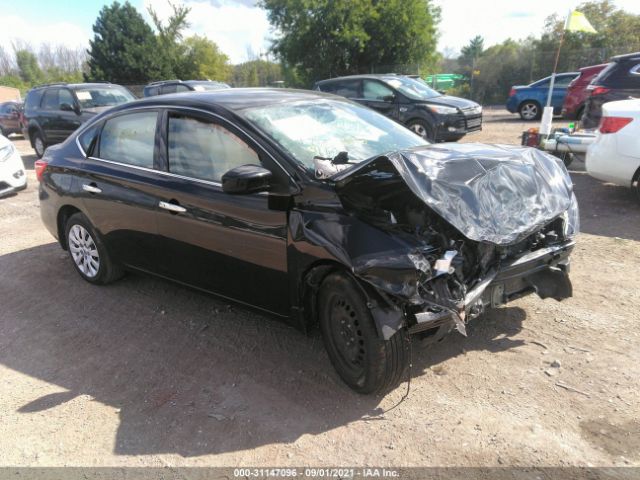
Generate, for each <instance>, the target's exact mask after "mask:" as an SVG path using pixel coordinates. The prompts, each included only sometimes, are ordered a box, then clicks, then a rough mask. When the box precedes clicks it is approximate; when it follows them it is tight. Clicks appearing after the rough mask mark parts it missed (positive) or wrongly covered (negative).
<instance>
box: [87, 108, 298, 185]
mask: <svg viewBox="0 0 640 480" xmlns="http://www.w3.org/2000/svg"><path fill="white" fill-rule="evenodd" d="M161 109H168V110H188V111H192V112H199V113H203V114H205V115H208V116H210V117H213V118H215V119H218V120H222V122H226V123H227V124H229V125H231V126H232V127H233V128H236V129H237V130H238V131H239V132H242V133H243V134H244V135H246V136H247V138H249V139H251V141H252V142H253V143H254V144H256V145H257V146H258V147H259V148H260V150H262V151H263V152H264V153H265V155H267V156H268V157H269V158H270V159H271V160H272V161H273V163H275V164H276V165H277V166H278V167H279V168H280V169H281V170H282V171H283V172H284V173H285V175H286V176H287V177H288V178H289V179H290V180H291V181H292V182H293V184H294V185H297V182H296V181H295V179H294V178H293V177H292V176H291V174H290V173H289V172H288V171H287V169H286V168H284V167H283V166H282V165H281V164H280V162H279V161H278V160H276V159H275V158H274V156H273V155H271V153H269V152H268V151H267V150H266V149H265V148H264V147H263V146H262V145H261V144H260V142H258V141H257V140H256V139H255V138H254V137H253V136H252V135H250V134H249V133H247V132H246V130H244V129H242V128H241V127H239V126H238V125H236V124H235V123H234V122H232V121H231V120H229V119H228V118H225V117H223V116H222V115H218V114H217V113H213V112H209V111H207V110H203V109H201V108H195V107H184V106H181V105H142V106H140V107H134V108H130V109H126V110H120V111H117V112H113V113H112V114H109V115H107V116H105V117H104V118H101V119H100V121H101V122H106V121H107V120H109V119H111V118H113V117H117V116H118V115H126V114H128V113H134V112H136V111H139V110H158V112H159V111H160V110H161ZM91 125H93V123H91ZM89 127H90V125H89V124H88V123H87V125H85V126H83V127H81V130H79V131H78V133H77V134H76V138H75V141H76V145H77V147H78V149H79V150H80V153H82V156H83V157H84V158H90V159H92V160H98V161H101V162H107V163H113V164H115V165H121V166H125V167H133V168H139V169H143V170H146V171H151V172H157V173H162V174H168V175H171V176H174V177H177V178H182V179H185V180H193V181H196V182H200V183H206V184H209V185H219V186H222V184H221V183H219V182H213V181H210V180H201V179H199V178H193V177H185V176H182V175H176V174H175V173H171V172H163V171H162V170H156V169H148V168H146V167H139V166H137V165H131V164H129V163H122V162H116V161H114V160H106V159H103V158H98V157H88V156H87V153H86V152H85V151H84V149H83V148H82V145H80V140H79V138H80V135H82V134H83V133H84V132H85V130H87V129H88V128H89ZM247 146H248V147H249V148H251V146H250V145H247ZM252 150H253V149H252ZM167 160H168V159H167Z"/></svg>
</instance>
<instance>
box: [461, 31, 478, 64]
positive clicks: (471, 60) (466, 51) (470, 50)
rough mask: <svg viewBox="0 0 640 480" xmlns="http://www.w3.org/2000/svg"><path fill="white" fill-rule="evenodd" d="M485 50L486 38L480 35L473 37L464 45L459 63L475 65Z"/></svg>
mask: <svg viewBox="0 0 640 480" xmlns="http://www.w3.org/2000/svg"><path fill="white" fill-rule="evenodd" d="M483 51H484V38H482V37H481V36H480V35H476V36H475V37H473V38H472V39H471V40H470V41H469V43H468V44H467V45H465V46H464V47H462V49H461V51H460V57H458V63H460V65H462V66H465V67H473V65H474V64H475V62H476V60H477V59H478V58H479V57H480V55H482V52H483Z"/></svg>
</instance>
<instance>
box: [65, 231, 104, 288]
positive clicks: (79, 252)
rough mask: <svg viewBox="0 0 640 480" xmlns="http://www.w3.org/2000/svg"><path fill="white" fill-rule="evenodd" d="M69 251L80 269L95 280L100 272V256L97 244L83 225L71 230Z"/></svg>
mask: <svg viewBox="0 0 640 480" xmlns="http://www.w3.org/2000/svg"><path fill="white" fill-rule="evenodd" d="M69 250H70V251H71V256H72V257H73V261H74V262H75V264H76V266H77V267H78V269H79V270H80V271H81V272H82V273H83V274H84V275H85V276H87V277H88V278H93V277H95V276H96V275H97V274H98V270H100V255H99V254H98V247H97V246H96V242H95V241H94V240H93V238H92V237H91V234H90V233H89V232H88V231H87V229H86V228H84V227H83V226H82V225H77V224H76V225H74V226H73V227H71V229H70V230H69Z"/></svg>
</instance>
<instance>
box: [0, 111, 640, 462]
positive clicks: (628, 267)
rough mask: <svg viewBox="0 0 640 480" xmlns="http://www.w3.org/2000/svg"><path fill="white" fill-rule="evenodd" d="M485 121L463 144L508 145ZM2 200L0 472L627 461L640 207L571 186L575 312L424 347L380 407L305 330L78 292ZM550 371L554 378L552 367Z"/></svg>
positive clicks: (175, 297)
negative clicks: (578, 228)
mask: <svg viewBox="0 0 640 480" xmlns="http://www.w3.org/2000/svg"><path fill="white" fill-rule="evenodd" d="M529 126H530V124H524V123H522V122H520V121H519V120H517V119H516V117H515V116H511V115H509V114H507V113H506V112H504V111H487V113H486V117H485V127H484V131H483V132H482V133H480V134H475V135H472V136H469V138H468V141H491V142H501V143H518V136H519V133H520V132H521V131H522V130H524V129H525V128H527V127H529ZM15 143H16V145H17V146H18V148H19V149H20V150H21V152H22V153H23V155H24V160H25V163H26V165H27V168H28V170H29V181H30V184H29V188H28V189H27V190H26V191H24V192H20V193H19V194H18V195H16V196H13V197H10V198H6V199H3V200H0V232H2V233H1V238H2V240H1V241H0V379H1V383H0V432H1V433H0V464H1V465H12V466H20V465H32V466H35V465H37V466H53V465H77V466H105V465H109V466H124V465H129V466H167V465H172V466H181V465H199V466H203V465H210V466H250V465H253V466H265V465H267V466H272V465H279V466H285V465H298V466H300V465H324V466H330V465H351V466H367V465H378V466H385V465H391V466H419V465H420V466H423V465H424V466H427V465H437V466H451V465H459V466H463V465H495V466H507V465H515V466H525V465H526V466H563V465H581V466H586V465H594V466H611V465H636V466H640V393H639V389H638V379H639V378H640V349H639V348H638V345H639V344H640V343H639V340H640V339H639V334H638V320H640V314H639V310H640V309H639V306H640V222H639V221H638V219H639V218H640V203H638V202H637V201H636V200H635V197H634V196H633V194H632V192H631V191H629V190H627V189H624V188H619V187H614V186H612V185H607V184H603V183H601V182H598V181H595V180H593V179H591V178H590V177H588V176H587V175H586V174H585V172H584V165H583V164H582V163H580V162H578V163H575V164H574V165H572V168H571V170H572V172H571V174H572V177H573V179H574V182H575V184H576V192H577V195H578V198H579V201H580V206H581V221H582V232H583V233H581V235H580V237H579V240H578V245H577V247H576V250H575V253H574V255H573V266H572V279H573V282H574V297H573V298H571V299H569V300H568V301H565V302H563V303H557V302H555V301H553V300H544V301H543V300H540V299H538V298H535V297H529V298H525V299H522V300H520V301H517V302H515V303H513V304H511V305H510V306H509V307H507V308H502V309H499V310H496V311H494V312H492V313H490V314H488V315H485V316H484V317H483V318H481V319H478V320H477V321H475V323H473V324H472V325H470V327H469V328H468V330H469V337H468V338H464V337H462V336H461V335H459V334H457V333H454V334H452V335H451V336H450V337H448V338H447V339H446V341H444V342H442V343H440V344H438V345H436V346H433V347H430V348H428V349H424V348H422V349H421V348H420V347H419V346H417V345H416V346H414V348H413V368H412V375H413V379H412V382H411V391H410V394H409V396H408V398H407V399H405V400H404V401H403V402H402V403H400V405H398V406H397V407H396V408H394V409H392V410H390V411H389V412H385V411H386V410H387V409H390V408H391V407H393V406H394V405H396V403H397V402H398V401H399V400H400V399H401V397H402V396H403V395H404V393H405V392H406V383H405V384H403V385H402V386H401V387H399V388H398V389H397V390H395V391H394V392H392V393H390V394H389V395H387V396H385V397H383V398H375V397H363V396H359V395H357V394H354V393H352V392H351V391H349V390H348V389H347V388H346V387H345V386H343V384H342V383H341V382H340V380H339V379H338V377H337V376H336V374H335V373H334V371H333V368H332V367H331V365H330V363H329V360H328V357H327V355H326V354H325V352H324V350H323V347H322V342H321V339H320V337H319V335H318V334H316V335H313V336H311V337H307V336H304V335H302V334H300V333H298V332H297V331H295V330H293V329H291V328H289V327H287V326H284V325H283V324H280V323H277V322H274V321H271V320H269V319H267V318H264V317H262V316H260V315H257V314H255V313H252V312H248V311H245V310H243V309H241V308H239V307H235V306H230V305H227V304H225V303H223V302H221V301H219V300H216V299H215V298H212V297H209V296H207V295H203V294H201V293H197V292H194V291H191V290H188V289H185V288H181V287H179V286H175V285H173V284H170V283H167V282H165V281H162V280H156V279H152V278H148V277H143V276H137V275H129V276H127V277H125V278H124V279H123V280H122V281H120V282H117V283H115V284H113V285H111V286H109V287H94V286H91V285H89V284H87V283H86V282H83V281H82V280H81V279H80V277H79V276H78V275H77V274H76V273H75V271H74V270H73V267H72V265H71V262H70V260H69V259H68V258H67V254H66V253H65V252H63V251H62V250H61V249H60V248H59V247H58V245H57V244H56V243H54V240H53V238H51V237H50V236H49V234H48V233H47V232H46V231H45V229H44V227H43V226H42V225H41V223H40V218H39V211H38V200H37V194H36V181H35V177H34V172H33V162H34V159H35V158H34V156H33V152H32V150H31V149H30V147H29V146H28V145H27V142H25V141H24V140H22V139H19V138H16V139H15ZM551 364H553V365H559V367H552V366H551Z"/></svg>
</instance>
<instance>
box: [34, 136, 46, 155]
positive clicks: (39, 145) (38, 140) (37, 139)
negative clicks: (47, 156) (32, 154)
mask: <svg viewBox="0 0 640 480" xmlns="http://www.w3.org/2000/svg"><path fill="white" fill-rule="evenodd" d="M33 149H34V150H35V151H36V156H37V157H38V158H42V156H43V155H44V151H45V150H46V149H47V145H46V144H45V143H44V139H43V138H42V134H41V133H40V132H35V133H34V134H33Z"/></svg>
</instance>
